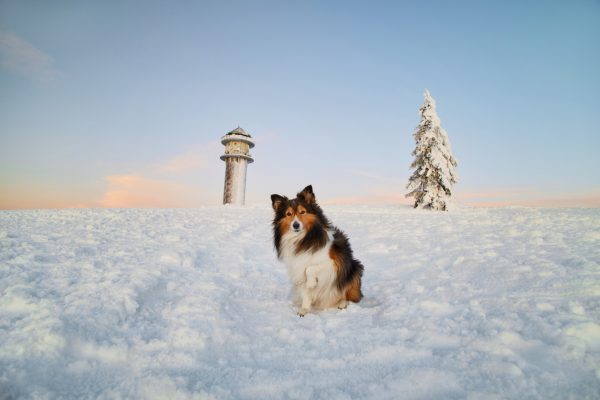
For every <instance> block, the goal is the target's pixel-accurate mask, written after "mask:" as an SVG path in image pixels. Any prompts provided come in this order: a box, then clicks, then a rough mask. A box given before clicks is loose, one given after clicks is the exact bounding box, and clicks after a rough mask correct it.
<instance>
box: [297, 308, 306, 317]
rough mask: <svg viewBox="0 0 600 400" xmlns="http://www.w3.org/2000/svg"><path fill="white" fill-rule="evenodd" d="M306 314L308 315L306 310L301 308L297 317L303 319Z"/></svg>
mask: <svg viewBox="0 0 600 400" xmlns="http://www.w3.org/2000/svg"><path fill="white" fill-rule="evenodd" d="M306 314H308V310H307V309H306V308H301V309H300V310H298V316H299V317H304V316H305V315H306Z"/></svg>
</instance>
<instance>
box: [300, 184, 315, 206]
mask: <svg viewBox="0 0 600 400" xmlns="http://www.w3.org/2000/svg"><path fill="white" fill-rule="evenodd" d="M297 196H298V197H300V198H302V199H304V201H305V202H307V203H308V204H314V203H315V202H316V201H317V200H316V199H315V193H314V192H313V188H312V185H308V186H307V187H305V188H304V189H302V191H301V192H300V193H298V194H297Z"/></svg>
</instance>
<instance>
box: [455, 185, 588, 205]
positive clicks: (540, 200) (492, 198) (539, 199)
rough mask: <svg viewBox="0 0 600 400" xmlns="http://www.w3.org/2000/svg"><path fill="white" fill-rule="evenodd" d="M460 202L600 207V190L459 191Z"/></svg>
mask: <svg viewBox="0 0 600 400" xmlns="http://www.w3.org/2000/svg"><path fill="white" fill-rule="evenodd" d="M456 198H457V200H458V201H459V202H460V203H464V204H469V205H473V206H477V207H505V206H525V207H600V190H592V191H590V192H587V193H573V194H564V195H557V194H551V193H545V192H542V191H535V190H524V189H512V190H510V189H509V190H491V191H484V192H465V193H458V194H457V196H456Z"/></svg>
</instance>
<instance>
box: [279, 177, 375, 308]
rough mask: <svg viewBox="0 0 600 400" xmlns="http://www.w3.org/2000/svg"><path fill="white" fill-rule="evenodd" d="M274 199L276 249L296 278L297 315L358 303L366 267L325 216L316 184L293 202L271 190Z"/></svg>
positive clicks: (291, 277) (305, 189)
mask: <svg viewBox="0 0 600 400" xmlns="http://www.w3.org/2000/svg"><path fill="white" fill-rule="evenodd" d="M271 202H272V204H273V210H275V218H274V219H273V239H274V242H275V249H276V250H277V256H278V258H279V259H280V260H281V261H282V262H283V263H284V264H285V265H286V267H287V270H288V274H289V276H290V279H291V281H292V285H293V289H292V296H293V301H294V304H295V305H297V306H299V307H300V308H299V310H298V315H299V316H301V317H303V316H304V315H306V313H308V312H310V311H311V310H313V309H316V310H322V309H325V308H330V307H336V306H337V307H338V308H339V309H344V308H346V306H347V305H348V301H353V302H355V303H358V302H359V301H360V299H361V298H362V292H361V290H360V285H361V277H362V273H363V269H364V267H363V265H362V264H361V262H360V261H358V260H355V259H354V258H353V257H352V249H351V248H350V243H349V242H348V238H347V237H346V235H345V234H344V233H343V232H342V231H340V230H339V229H338V228H336V227H335V226H333V225H331V223H330V222H329V220H328V219H327V218H326V217H325V215H323V211H322V210H321V207H319V205H318V204H317V202H316V199H315V194H314V193H313V189H312V186H307V187H305V188H304V190H302V191H301V192H300V193H298V194H297V195H296V198H295V199H291V200H290V199H288V198H287V197H285V196H280V195H278V194H273V195H271Z"/></svg>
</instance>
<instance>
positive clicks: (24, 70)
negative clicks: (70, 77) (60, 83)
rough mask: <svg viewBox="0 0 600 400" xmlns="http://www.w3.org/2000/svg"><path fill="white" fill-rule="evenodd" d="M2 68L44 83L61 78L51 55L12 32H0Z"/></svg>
mask: <svg viewBox="0 0 600 400" xmlns="http://www.w3.org/2000/svg"><path fill="white" fill-rule="evenodd" d="M0 67H1V68H2V69H5V70H8V71H11V72H14V73H17V74H20V75H24V76H27V77H30V78H34V79H39V80H42V81H51V80H54V79H56V78H58V77H60V72H59V71H58V70H57V69H56V67H55V66H54V59H53V58H52V57H51V56H50V55H48V54H46V53H44V52H43V51H42V50H40V49H38V48H36V47H35V46H34V45H32V44H31V43H29V42H28V41H27V40H25V39H23V38H21V37H19V36H17V35H16V34H14V33H11V32H2V31H0Z"/></svg>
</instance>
